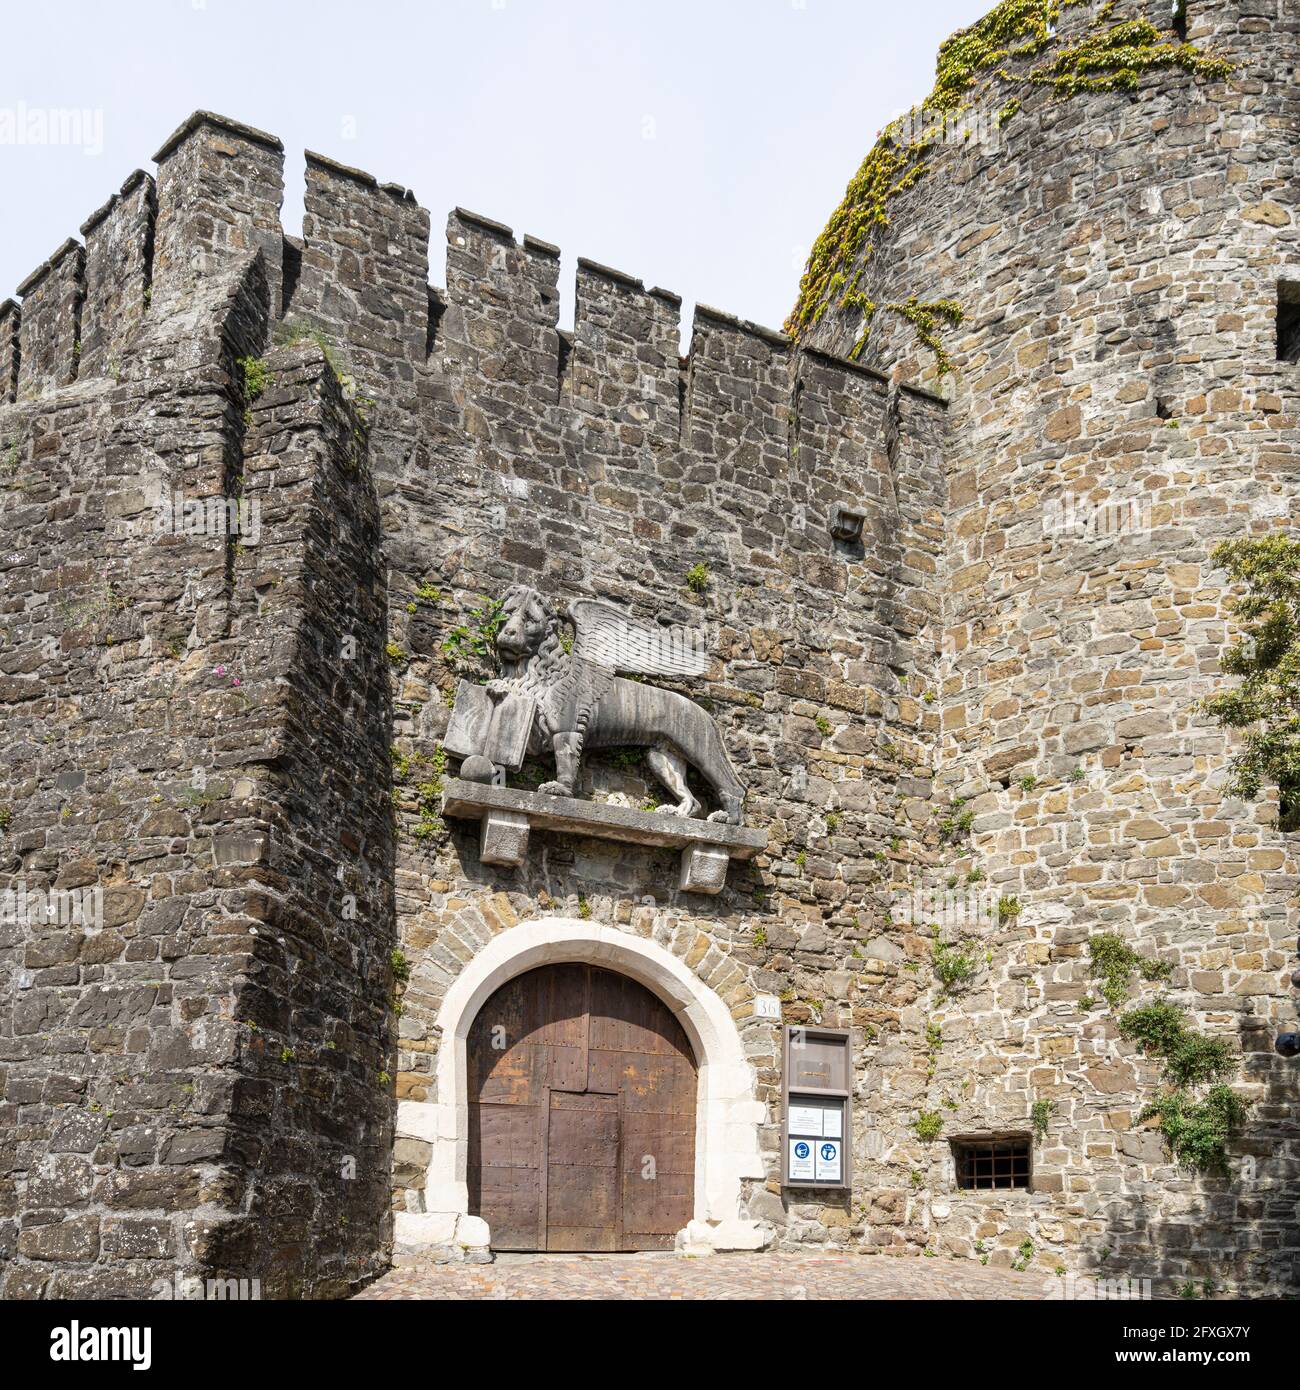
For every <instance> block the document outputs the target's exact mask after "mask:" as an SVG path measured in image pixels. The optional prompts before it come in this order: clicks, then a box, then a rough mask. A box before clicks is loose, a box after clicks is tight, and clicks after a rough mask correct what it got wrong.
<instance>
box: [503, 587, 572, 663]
mask: <svg viewBox="0 0 1300 1390" xmlns="http://www.w3.org/2000/svg"><path fill="white" fill-rule="evenodd" d="M501 616H502V622H501V626H500V627H499V628H498V629H497V652H498V653H499V654H500V656H501V660H502V661H504V662H509V663H512V664H513V663H518V662H520V661H527V660H528V658H529V657H531V656H536V655H537V653H538V652H539V651H541V649H542V647H543V645H544V644H546V642H547V639H548V638H552V639H557V640H558V635H559V629H560V618H559V615H558V614H557V613H556V611H555V608H554V607H553V605H552V604H551V603H550V602H549V601H548V600H547V599H546V598H544V597H543V596H542V595H541V594H539V593H538V592H537V590H536V589H530V588H529V587H528V586H527V585H526V584H515V585H513V586H512V587H511V588H509V589H507V590H506V592H505V594H504V596H503V597H502V600H501Z"/></svg>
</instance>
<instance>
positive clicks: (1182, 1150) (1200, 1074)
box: [1088, 932, 1248, 1175]
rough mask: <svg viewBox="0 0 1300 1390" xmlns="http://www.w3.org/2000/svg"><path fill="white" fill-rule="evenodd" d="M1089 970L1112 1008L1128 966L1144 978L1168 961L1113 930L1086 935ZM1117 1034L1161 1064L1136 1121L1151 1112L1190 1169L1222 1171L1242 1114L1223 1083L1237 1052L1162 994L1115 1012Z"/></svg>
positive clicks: (1157, 975)
mask: <svg viewBox="0 0 1300 1390" xmlns="http://www.w3.org/2000/svg"><path fill="white" fill-rule="evenodd" d="M1088 949H1089V954H1090V956H1091V957H1092V973H1093V975H1095V976H1101V978H1102V986H1101V992H1102V994H1103V995H1104V996H1105V998H1106V1001H1107V1003H1109V1004H1110V1005H1111V1007H1112V1008H1118V1007H1119V1006H1120V1005H1121V1004H1123V1003H1124V1001H1125V1000H1126V999H1127V997H1128V990H1129V986H1130V983H1131V981H1132V978H1133V974H1134V972H1135V971H1141V973H1142V976H1143V978H1144V979H1147V980H1157V981H1158V980H1164V979H1166V978H1167V977H1168V976H1169V974H1170V972H1171V970H1172V967H1171V966H1170V965H1168V964H1167V963H1165V962H1162V961H1155V960H1151V959H1149V958H1148V957H1145V956H1141V955H1139V954H1138V953H1137V952H1136V951H1134V950H1133V949H1132V948H1131V947H1130V946H1127V945H1125V943H1124V942H1123V941H1122V940H1121V939H1120V938H1119V937H1118V936H1116V935H1115V934H1114V933H1112V932H1104V933H1102V934H1100V935H1098V936H1095V937H1093V938H1092V940H1091V941H1089V943H1088ZM1119 1031H1120V1034H1121V1036H1122V1037H1124V1038H1126V1039H1128V1040H1129V1041H1130V1042H1135V1043H1137V1044H1138V1046H1140V1047H1141V1048H1142V1050H1143V1052H1144V1053H1145V1054H1146V1055H1147V1056H1149V1057H1156V1058H1159V1059H1160V1061H1161V1062H1162V1064H1163V1081H1164V1087H1165V1089H1164V1090H1163V1091H1162V1092H1161V1093H1160V1094H1159V1095H1158V1096H1156V1097H1155V1099H1154V1100H1152V1101H1150V1102H1149V1103H1148V1104H1147V1105H1146V1106H1144V1107H1143V1109H1142V1111H1141V1112H1140V1114H1139V1116H1138V1119H1139V1121H1142V1122H1144V1121H1146V1120H1155V1121H1156V1122H1157V1124H1158V1126H1159V1129H1160V1134H1161V1136H1162V1138H1163V1139H1164V1141H1165V1148H1166V1150H1167V1151H1168V1153H1169V1154H1170V1156H1171V1157H1172V1158H1173V1159H1174V1160H1175V1161H1176V1162H1178V1163H1179V1164H1181V1165H1182V1166H1183V1167H1185V1168H1189V1169H1192V1170H1193V1171H1196V1172H1201V1173H1211V1174H1219V1175H1224V1174H1226V1173H1227V1168H1228V1162H1227V1142H1228V1140H1229V1139H1231V1138H1232V1137H1233V1136H1234V1135H1235V1134H1237V1133H1239V1132H1240V1130H1241V1128H1242V1126H1243V1124H1244V1123H1245V1120H1246V1115H1247V1111H1248V1107H1247V1104H1246V1102H1245V1101H1243V1100H1242V1099H1241V1097H1240V1096H1238V1095H1237V1094H1236V1092H1235V1091H1233V1090H1232V1088H1231V1087H1230V1086H1228V1085H1227V1084H1226V1082H1227V1081H1228V1079H1229V1078H1230V1077H1231V1076H1233V1075H1234V1073H1235V1072H1236V1070H1237V1059H1236V1058H1235V1057H1234V1055H1233V1053H1232V1050H1231V1049H1230V1048H1229V1046H1228V1044H1227V1043H1226V1042H1225V1041H1224V1040H1223V1039H1222V1038H1210V1037H1206V1036H1205V1035H1204V1034H1201V1033H1198V1032H1196V1031H1195V1030H1194V1029H1193V1028H1192V1027H1191V1026H1190V1025H1189V1023H1188V1020H1187V1015H1186V1013H1185V1011H1184V1010H1183V1009H1181V1008H1179V1007H1178V1005H1176V1004H1173V1003H1170V1002H1169V1001H1168V1000H1164V999H1154V1000H1150V1001H1148V1002H1147V1003H1145V1004H1140V1005H1138V1006H1137V1007H1135V1008H1132V1009H1129V1010H1128V1011H1127V1012H1126V1013H1124V1014H1122V1015H1121V1016H1120V1019H1119Z"/></svg>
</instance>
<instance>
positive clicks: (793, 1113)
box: [790, 1105, 823, 1139]
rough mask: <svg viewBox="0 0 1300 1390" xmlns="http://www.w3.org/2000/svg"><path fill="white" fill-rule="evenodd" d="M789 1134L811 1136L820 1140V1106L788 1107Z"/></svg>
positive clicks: (821, 1132)
mask: <svg viewBox="0 0 1300 1390" xmlns="http://www.w3.org/2000/svg"><path fill="white" fill-rule="evenodd" d="M790 1133H791V1134H813V1135H816V1137H817V1138H818V1139H820V1138H821V1136H822V1134H823V1130H822V1108H821V1106H820V1105H792V1106H791V1107H790Z"/></svg>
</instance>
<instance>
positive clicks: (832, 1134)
mask: <svg viewBox="0 0 1300 1390" xmlns="http://www.w3.org/2000/svg"><path fill="white" fill-rule="evenodd" d="M822 1133H823V1134H824V1135H825V1136H826V1138H827V1139H843V1138H844V1111H843V1110H842V1109H841V1108H840V1107H839V1106H838V1105H828V1106H827V1107H826V1109H825V1110H823V1111H822Z"/></svg>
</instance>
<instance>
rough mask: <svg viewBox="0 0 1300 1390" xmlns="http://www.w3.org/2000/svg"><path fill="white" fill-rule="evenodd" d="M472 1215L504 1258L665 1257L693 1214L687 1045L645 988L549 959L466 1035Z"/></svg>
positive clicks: (490, 1005) (495, 999)
mask: <svg viewBox="0 0 1300 1390" xmlns="http://www.w3.org/2000/svg"><path fill="white" fill-rule="evenodd" d="M468 1052H469V1100H470V1133H469V1197H470V1211H471V1212H473V1213H475V1214H477V1215H479V1216H482V1217H483V1218H484V1220H486V1221H487V1223H488V1225H489V1226H490V1228H491V1231H492V1245H493V1247H494V1248H495V1249H498V1250H661V1249H669V1248H671V1246H672V1243H673V1238H674V1236H675V1235H676V1234H677V1232H678V1231H679V1230H681V1228H682V1227H683V1226H684V1225H686V1223H687V1222H688V1221H689V1220H690V1219H691V1217H692V1215H693V1214H694V1173H695V1093H696V1088H697V1084H698V1082H697V1074H696V1069H695V1061H694V1057H693V1055H692V1053H691V1048H690V1044H689V1043H688V1042H687V1039H686V1035H685V1033H684V1032H683V1031H682V1027H681V1025H680V1024H679V1023H678V1022H677V1020H676V1018H674V1017H673V1014H672V1012H671V1011H670V1010H669V1009H668V1007H667V1006H666V1005H665V1004H664V1003H663V1002H662V1001H661V1000H660V999H658V998H656V997H655V996H654V995H653V994H651V993H650V991H649V990H647V989H646V988H644V986H642V985H639V984H637V983H636V981H634V980H630V979H628V978H627V977H626V976H624V975H619V974H616V973H615V972H614V971H611V970H602V969H600V968H598V967H596V966H590V965H580V964H577V963H574V964H564V965H548V966H543V967H541V968H540V969H538V970H532V971H529V972H528V973H527V974H525V975H520V976H518V977H516V978H515V979H513V980H511V981H510V982H509V983H508V984H505V985H503V986H502V987H501V988H500V989H499V990H497V991H496V993H495V994H493V995H492V997H491V998H490V999H489V1000H488V1001H487V1003H486V1004H484V1006H483V1008H482V1009H481V1010H480V1011H479V1014H478V1017H477V1018H476V1019H475V1020H474V1023H473V1026H472V1027H471V1029H470V1033H469V1041H468Z"/></svg>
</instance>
